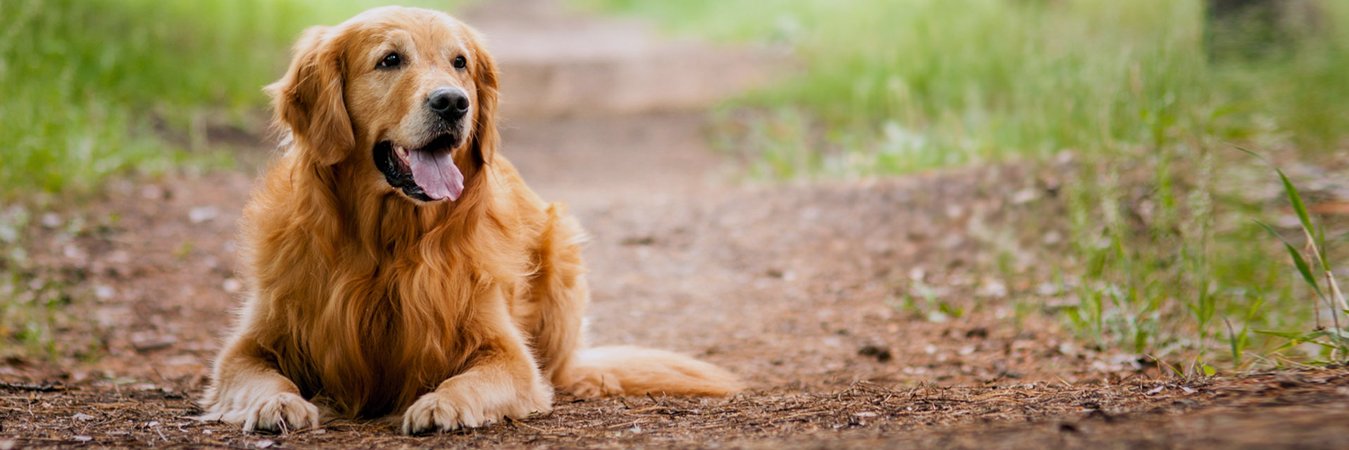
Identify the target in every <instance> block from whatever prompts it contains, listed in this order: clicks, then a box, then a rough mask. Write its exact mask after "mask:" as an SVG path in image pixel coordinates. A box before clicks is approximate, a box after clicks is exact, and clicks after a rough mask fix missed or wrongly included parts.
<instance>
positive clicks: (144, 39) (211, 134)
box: [0, 0, 1349, 373]
mask: <svg viewBox="0 0 1349 450" xmlns="http://www.w3.org/2000/svg"><path fill="white" fill-rule="evenodd" d="M380 3H382V2H375V1H368V2H367V1H349V2H334V1H320V0H265V1H264V0H229V1H224V0H198V1H182V2H165V1H145V0H116V1H109V0H0V136H3V137H4V139H3V141H4V144H3V152H2V153H0V200H3V204H2V206H0V249H3V250H4V252H3V255H0V274H4V275H5V277H4V278H3V279H0V284H3V287H0V301H3V306H0V308H3V309H0V312H2V315H0V339H3V340H4V342H5V343H6V344H7V346H8V347H9V350H7V351H8V352H10V353H13V354H26V355H33V354H36V355H49V356H50V355H56V357H62V356H65V357H77V356H78V357H90V358H92V357H94V356H91V355H97V354H99V353H100V352H107V351H110V350H108V348H109V347H110V346H114V347H115V345H114V344H108V343H107V342H104V343H102V344H100V343H97V342H95V343H90V344H87V345H85V344H80V345H74V344H69V343H62V342H61V336H63V334H62V333H63V331H61V330H63V329H67V328H70V327H71V326H72V325H70V322H74V321H78V319H72V318H70V317H67V316H63V313H62V312H61V311H62V310H63V309H65V308H67V307H68V305H71V304H79V303H80V302H81V301H82V300H81V299H82V298H101V297H100V296H101V294H102V293H107V292H106V291H99V288H98V286H96V285H94V284H90V283H88V282H86V277H84V276H82V275H71V274H69V273H66V272H65V271H62V270H59V269H50V268H48V266H44V264H48V263H45V262H44V261H47V260H44V259H43V258H42V257H41V255H42V254H45V253H57V254H58V255H57V256H54V257H53V258H56V259H59V256H60V255H59V254H61V253H62V252H63V250H62V249H63V248H65V247H61V246H60V245H57V246H56V247H51V248H44V247H43V246H45V245H48V244H50V243H51V242H64V241H60V240H59V239H56V238H51V237H50V236H51V235H53V234H60V233H67V234H70V235H72V236H76V237H78V236H81V235H82V234H81V233H84V235H87V234H89V233H98V232H99V231H98V230H99V229H100V228H99V227H101V226H106V227H113V228H117V227H119V226H121V225H116V224H115V220H114V221H113V222H107V221H101V220H103V219H96V218H85V219H80V220H82V222H78V223H75V222H73V221H74V220H75V219H74V218H75V217H84V216H81V215H80V214H79V213H78V211H79V210H80V209H81V208H86V206H83V205H89V204H91V202H92V203H98V202H102V201H104V200H106V199H107V197H106V195H107V194H106V193H105V191H107V189H108V186H113V185H115V184H116V183H117V180H165V179H176V178H174V177H181V176H190V175H191V174H209V173H218V172H245V173H247V174H248V175H251V174H252V173H253V170H255V168H256V166H257V164H258V163H257V161H264V160H265V159H266V156H267V155H269V153H267V152H266V151H265V150H266V149H270V148H271V147H272V146H273V141H272V140H271V139H270V135H269V134H268V130H267V127H268V117H269V112H268V111H267V110H266V105H267V98H266V97H265V96H264V95H263V93H262V91H261V86H263V85H265V84H267V83H268V82H270V81H272V80H274V79H277V78H278V77H279V76H280V74H281V73H282V72H283V70H284V68H285V64H286V63H287V61H288V57H287V51H288V47H289V45H290V44H291V42H292V41H293V39H295V37H296V36H298V34H299V32H300V30H302V29H303V28H305V27H307V26H310V25H314V24H334V23H337V22H340V21H341V20H344V19H345V18H347V17H349V16H351V15H352V14H354V13H356V12H358V11H361V10H363V9H365V8H367V7H370V6H374V5H376V4H380ZM415 3H416V4H418V5H421V6H431V7H436V8H441V9H446V10H449V11H452V12H456V13H460V12H462V13H464V14H465V15H466V16H465V17H468V18H469V20H470V23H473V24H475V25H480V26H481V28H483V29H484V31H485V32H486V33H487V35H488V39H489V41H490V42H491V44H490V47H491V48H492V49H493V52H494V53H497V54H499V55H500V56H501V58H502V59H503V60H504V61H505V64H504V65H503V70H504V71H505V76H506V77H507V87H506V88H505V95H506V102H507V118H508V119H516V120H515V121H514V125H508V126H509V127H511V128H513V129H521V128H529V127H530V126H533V125H535V124H537V123H538V122H531V121H539V120H543V121H549V120H551V121H564V120H574V119H572V118H574V117H577V116H582V115H601V116H604V117H627V116H632V115H640V114H653V113H670V112H678V111H683V112H689V111H693V112H696V113H697V115H698V117H699V119H698V120H697V126H694V127H691V128H688V130H689V131H688V132H687V133H685V134H684V135H681V136H684V138H688V139H696V140H697V141H698V142H699V144H698V145H700V146H702V145H705V146H706V147H707V148H709V149H710V153H709V154H712V155H714V157H715V158H718V159H720V160H724V161H728V162H729V163H728V164H727V165H728V166H729V167H730V168H729V169H727V168H724V167H722V166H721V165H719V166H718V167H719V168H718V170H719V171H721V172H719V173H726V174H728V175H727V176H728V177H729V178H730V179H732V180H733V184H735V185H737V186H746V185H748V186H758V187H763V186H797V187H799V186H815V185H820V186H839V185H848V184H849V183H854V184H857V183H872V182H876V180H896V179H915V180H929V181H931V180H936V181H935V182H934V183H937V184H933V185H932V186H931V187H930V188H923V189H930V191H933V192H935V191H937V190H942V189H947V188H946V187H945V186H948V185H949V184H950V183H964V182H965V181H961V180H964V179H965V178H960V177H954V178H943V177H945V175H942V174H950V173H969V172H968V171H971V170H983V168H1012V169H1014V171H1013V172H1012V173H1014V175H1001V176H1011V177H1014V178H1013V179H1009V180H1006V182H1005V183H1003V185H1004V186H1008V187H1007V188H1006V189H1007V190H1008V193H1009V194H1015V195H1016V197H1015V198H1013V200H1012V201H1009V202H1006V203H1000V204H999V205H1001V206H999V208H1005V209H1006V211H1002V210H1000V211H1002V212H1005V213H1006V215H1007V217H1009V218H1007V219H1006V220H1004V221H1001V222H992V223H990V224H987V225H986V226H985V228H986V230H985V231H987V230H992V231H988V233H991V235H992V236H996V238H992V239H988V240H986V241H981V242H984V244H983V245H979V246H976V247H973V248H972V249H968V251H971V252H978V253H980V254H981V255H982V256H980V257H977V258H973V260H975V261H976V263H975V266H973V268H972V269H969V270H974V271H976V272H978V273H980V274H992V275H990V276H989V277H990V278H993V279H996V280H998V281H997V282H996V283H995V282H981V283H977V286H971V287H969V292H970V293H971V295H970V296H967V297H970V298H973V294H972V293H974V292H976V289H978V291H977V292H983V293H987V292H991V293H993V294H996V295H994V296H995V297H999V298H1011V299H1010V300H1006V304H1008V305H1015V307H1010V306H1009V308H1011V310H1012V311H1013V313H1011V314H1010V315H1008V316H1007V317H1011V316H1016V317H1021V315H1022V314H1037V315H1043V316H1045V317H1048V318H1050V319H1049V320H1051V321H1052V322H1053V323H1057V324H1061V326H1062V327H1063V329H1064V330H1066V331H1065V332H1066V333H1067V334H1068V335H1071V336H1073V337H1074V338H1075V339H1078V342H1080V343H1081V345H1085V346H1090V347H1092V348H1095V349H1098V350H1102V351H1105V350H1108V349H1116V350H1120V351H1125V352H1129V353H1133V354H1148V355H1162V357H1163V358H1164V359H1169V360H1171V361H1175V362H1176V365H1177V367H1179V368H1180V369H1179V370H1182V371H1202V372H1206V373H1212V371H1215V370H1219V369H1223V370H1226V369H1240V368H1246V367H1251V366H1252V365H1262V366H1268V365H1277V364H1282V363H1283V362H1286V361H1296V362H1309V361H1334V360H1339V359H1342V358H1344V357H1345V353H1344V351H1343V350H1344V349H1345V348H1346V343H1349V340H1346V339H1343V338H1341V337H1340V336H1339V332H1340V330H1341V329H1342V328H1343V327H1344V326H1345V325H1347V324H1349V321H1345V318H1344V317H1343V315H1344V312H1345V311H1344V305H1343V304H1342V302H1343V296H1342V294H1339V293H1338V292H1336V291H1335V286H1333V284H1334V283H1335V280H1336V278H1337V277H1338V278H1339V279H1343V277H1344V276H1345V271H1344V270H1345V269H1344V268H1343V266H1344V265H1345V262H1346V260H1345V259H1344V257H1343V256H1342V255H1343V254H1344V253H1345V252H1344V250H1343V249H1344V244H1345V243H1346V240H1347V238H1346V230H1349V177H1346V174H1347V173H1349V172H1346V170H1347V169H1346V168H1347V167H1349V139H1346V135H1347V134H1349V114H1346V112H1345V111H1344V109H1343V108H1344V105H1346V104H1349V77H1347V76H1346V74H1349V27H1346V26H1345V24H1346V23H1349V2H1346V1H1340V0H1320V1H1317V0H1264V1H1262V0H1130V1H1110V0H950V1H948V0H847V1H836V0H753V1H751V0H683V1H665V0H571V1H565V2H538V1H520V0H516V1H505V2H492V1H489V0H479V1H469V0H460V1H451V2H445V1H439V2H430V1H428V2H421V1H418V2H415ZM540 11H543V12H540ZM557 11H566V12H565V13H559V12H557ZM475 17H476V18H478V20H476V21H475V20H473V19H474V18H475ZM559 17H561V18H559ZM596 21H604V22H596ZM596 23H602V25H595V24H596ZM579 101H586V102H591V103H592V106H593V105H599V106H597V107H594V108H589V109H587V110H581V109H580V108H575V107H574V105H576V104H577V103H578V102H579ZM508 123H510V122H508ZM599 123H600V124H601V125H597V126H603V125H602V124H603V120H601V121H599ZM680 123H682V122H680ZM662 124H663V122H654V123H653V124H651V125H649V126H648V127H647V128H645V130H648V131H634V133H652V131H649V130H651V129H653V128H652V127H655V128H660V127H662V126H664V125H662ZM538 126H540V127H542V126H543V125H538ZM680 126H681V127H682V126H683V125H680ZM678 129H679V130H684V128H678ZM601 134H602V132H601ZM561 136H565V135H561ZM557 139H564V137H557ZM511 145H512V142H511V141H510V140H508V141H507V149H506V151H505V154H507V155H511V154H512V150H511ZM260 148H261V149H264V151H262V152H259V151H256V149H260ZM619 151H631V150H630V149H628V150H616V151H615V152H619ZM526 153H528V152H526ZM612 154H613V153H611V154H610V155H612ZM259 155H261V156H259ZM564 156H565V155H564ZM549 157H553V158H556V157H557V156H556V155H553V156H549ZM577 157H587V158H591V157H593V158H592V159H589V160H587V161H588V164H591V165H601V166H602V165H603V164H605V163H606V161H608V159H606V156H605V155H603V154H600V155H586V154H578V156H577ZM523 159H524V160H523V161H521V162H520V164H521V166H522V167H524V168H526V169H530V170H536V169H532V167H540V166H542V165H547V164H551V163H548V162H546V161H552V160H538V161H545V162H531V161H536V160H534V159H530V158H529V157H525V158H523ZM250 161H252V162H250ZM633 164H636V165H640V164H642V163H641V162H640V161H639V162H635V163H633ZM1275 167H1279V168H1282V169H1283V172H1284V173H1286V174H1287V175H1288V177H1289V178H1288V180H1289V181H1290V183H1288V184H1285V183H1284V182H1283V181H1282V180H1281V178H1280V177H1279V174H1278V173H1276V171H1275ZM526 172H527V174H528V173H529V172H528V171H526ZM635 173H639V174H644V173H645V172H635ZM653 173H654V172H653ZM998 173H1007V172H998ZM184 174H188V175H184ZM933 174H936V175H933ZM694 175H698V176H701V174H694ZM641 176H643V177H644V176H645V175H641ZM653 176H654V175H653ZM680 176H683V175H680ZM933 176H936V177H937V178H935V179H934V178H932V177H933ZM539 177H540V179H543V180H544V184H548V183H553V184H551V185H552V186H558V189H561V190H565V189H567V188H568V186H569V185H568V184H567V183H569V181H568V180H569V179H564V178H549V175H547V174H543V175H539ZM925 177H926V178H925ZM549 180H552V181H549ZM637 181H638V182H639V181H640V180H637ZM1012 186H1015V187H1012ZM1294 187H1296V189H1298V190H1299V194H1296V195H1290V194H1292V191H1290V189H1293V188H1294ZM222 189H224V188H222ZM597 189H599V188H597ZM980 189H982V190H980ZM987 189H992V190H994V191H996V190H998V189H1000V188H998V187H997V186H996V185H995V186H993V187H988V188H979V189H976V190H977V191H979V192H984V191H985V190H987ZM246 192H247V190H246V189H243V188H241V189H239V190H238V192H234V193H232V194H230V195H231V196H235V197H242V196H243V195H245V193H246ZM919 192H924V190H920V191H919ZM544 195H545V197H549V194H548V192H545V193H544ZM578 195H579V194H578ZM564 197H565V196H564ZM131 198H133V200H134V199H137V198H141V197H137V196H135V195H133V196H132V197H131ZM145 198H149V197H145ZM1018 199H1019V200H1018ZM136 201H139V200H136ZM237 201H242V200H237ZM955 201H956V202H959V199H957V200H955ZM867 207H868V208H881V209H884V208H888V207H890V206H887V205H886V204H884V203H877V204H869V206H867ZM221 210H228V208H223V207H222V208H221ZM72 211H74V212H72ZM193 211H197V210H193ZM948 211H949V209H946V210H938V212H936V213H933V214H936V215H942V214H946V212H948ZM105 213H106V211H105ZM50 214H56V215H55V216H52V215H50ZM116 214H120V213H117V212H116V211H114V212H112V213H108V214H106V215H116ZM201 214H202V215H209V214H212V211H210V210H202V211H201ZM230 214H233V213H232V212H231V213H230ZM924 214H926V213H924ZM51 217H55V218H52V219H50V220H47V219H49V218H51ZM192 217H198V216H192ZM203 217H204V216H203ZM999 217H1001V216H999ZM147 220H148V219H147ZM192 220H193V221H194V222H193V223H196V222H195V221H196V219H195V218H193V219H192ZM207 220H209V219H207ZM709 220H710V219H709ZM893 220H894V221H895V222H896V223H895V224H893V225H894V226H895V227H898V228H902V226H903V225H904V223H905V222H909V221H911V220H912V219H911V218H908V217H905V216H895V217H894V218H893ZM226 225H229V224H226ZM887 229H888V228H887ZM226 230H228V228H226ZM225 232H226V233H227V232H228V231H225ZM950 232H951V233H965V232H967V230H966V229H961V230H954V229H953V230H951V231H950ZM943 233H945V231H943V230H936V231H935V233H934V234H935V235H934V236H933V237H931V238H930V239H932V240H934V241H935V240H940V239H942V238H943ZM43 236H47V237H43ZM845 237H846V236H845ZM53 239H56V240H55V241H53ZM72 239H75V238H72ZM1281 239H1282V240H1283V241H1281ZM1284 241H1286V242H1287V243H1288V245H1285V244H1284ZM637 242H639V243H640V240H639V241H637ZM51 245H56V244H51ZM625 245H626V244H625ZM180 250H182V251H183V252H184V254H191V253H192V252H193V251H194V250H193V249H192V248H187V249H182V248H180ZM198 250H199V249H198ZM229 251H230V249H229V248H222V249H219V251H218V252H219V253H220V254H227V253H229ZM962 251H965V250H962ZM133 252H134V251H133ZM934 252H941V250H940V249H937V250H934ZM76 255H77V256H79V255H80V254H79V253H77V254H76ZM65 256H70V255H69V252H66V253H65ZM138 257H139V255H135V254H133V255H132V259H136V258H138ZM222 265H224V266H226V268H225V269H219V270H221V271H224V272H226V273H227V272H228V264H224V263H222ZM895 271H896V273H899V274H900V275H896V276H895V278H896V279H897V280H898V281H893V283H895V285H896V286H897V287H895V288H894V289H893V292H891V293H888V294H885V299H884V300H877V302H881V301H885V302H889V303H886V305H889V306H886V307H889V308H893V309H894V310H895V311H899V312H901V313H903V314H905V315H906V316H905V317H908V315H912V317H914V318H916V320H919V321H941V320H950V319H952V318H959V317H961V316H964V315H967V314H970V313H971V311H977V310H979V308H981V306H980V304H979V303H977V302H974V303H971V302H968V301H965V300H959V299H952V297H956V296H951V295H948V296H943V295H942V294H940V292H941V290H940V289H933V287H932V284H933V282H932V281H931V280H930V279H927V278H925V277H924V276H922V274H917V275H914V274H913V273H911V272H910V271H909V270H908V269H907V268H896V269H895ZM225 276H226V275H222V277H225ZM782 277H783V274H782V273H778V278H782ZM230 279H231V280H232V278H230ZM235 283H236V284H235V285H233V286H234V289H238V286H237V281H236V282H235ZM228 286H230V285H228V284H226V287H228ZM109 295H111V294H109ZM980 295H982V294H980ZM218 310H219V308H218V309H217V311H218ZM1026 311H1030V312H1026ZM1006 320H1009V321H1010V320H1013V319H1011V318H1008V319H1006ZM1017 320H1019V319H1017ZM72 355H75V356H72ZM887 355H888V354H887ZM39 357H41V356H39Z"/></svg>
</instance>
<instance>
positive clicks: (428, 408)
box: [403, 383, 552, 434]
mask: <svg viewBox="0 0 1349 450" xmlns="http://www.w3.org/2000/svg"><path fill="white" fill-rule="evenodd" d="M479 384H480V383H479ZM515 390H516V389H514V388H512V387H509V386H481V385H476V386H475V383H448V384H447V385H446V386H441V387H440V388H439V389H436V390H435V391H434V392H431V393H428V394H426V395H423V396H422V397H421V398H419V399H417V401H416V402H415V403H413V404H412V406H410V407H408V409H407V411H406V412H404V413H403V433H404V434H420V433H426V432H433V431H453V430H458V429H461V428H478V427H485V426H488V425H491V424H494V423H497V422H500V421H501V420H502V419H503V418H505V417H510V418H515V419H520V418H524V417H526V416H528V415H530V414H531V413H535V412H548V411H549V410H551V409H552V391H551V390H550V389H548V388H547V387H546V386H542V385H540V386H534V387H533V389H532V390H531V392H511V391H515Z"/></svg>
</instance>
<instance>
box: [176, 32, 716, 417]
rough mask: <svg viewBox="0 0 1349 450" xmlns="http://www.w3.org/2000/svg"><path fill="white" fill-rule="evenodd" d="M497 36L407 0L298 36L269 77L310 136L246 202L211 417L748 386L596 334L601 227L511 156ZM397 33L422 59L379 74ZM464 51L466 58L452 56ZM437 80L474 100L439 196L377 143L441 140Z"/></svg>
mask: <svg viewBox="0 0 1349 450" xmlns="http://www.w3.org/2000/svg"><path fill="white" fill-rule="evenodd" d="M480 42H481V41H480V38H479V37H478V35H477V34H476V33H475V32H474V31H473V30H471V29H469V28H468V27H466V26H464V25H463V24H461V23H459V22H457V21H456V20H454V19H452V18H450V17H449V16H447V15H445V14H443V13H439V12H433V11H427V10H420V9H409V8H394V7H390V8H379V9H375V10H371V11H367V12H366V13H363V14H361V15H358V16H356V17H354V18H352V19H351V20H348V21H347V22H344V23H342V24H340V25H337V26H335V27H316V28H313V29H310V30H308V31H307V32H306V33H305V34H304V36H303V37H302V38H301V39H300V41H299V42H298V43H297V44H296V51H295V57H294V60H293V61H292V63H291V66H290V69H289V70H288V71H287V73H286V75H285V77H283V78H282V79H281V80H280V81H278V82H277V83H275V84H273V85H272V86H269V92H270V93H271V94H272V95H273V97H274V99H275V100H274V107H275V109H276V113H277V120H278V124H279V125H280V126H281V127H283V129H285V130H288V131H289V132H290V133H291V135H292V136H293V141H292V143H291V145H290V147H289V149H288V150H287V152H286V154H285V155H284V156H282V157H280V158H279V160H278V161H276V162H275V163H274V165H273V166H272V167H271V168H270V169H269V170H268V171H267V173H266V174H265V175H264V177H263V178H262V180H261V181H260V183H259V186H258V187H257V189H256V191H255V192H254V194H253V197H252V199H251V200H250V202H249V204H248V206H247V207H246V209H245V211H244V218H243V221H242V234H243V239H242V241H243V252H242V253H243V263H242V264H243V270H244V274H245V275H246V276H247V279H248V281H249V286H248V287H249V295H248V298H247V299H246V302H245V304H244V306H243V309H242V312H241V314H240V317H239V319H238V324H237V327H236V329H235V331H234V332H233V334H232V335H231V336H230V337H229V339H228V341H227V343H226V345H225V346H224V348H223V349H222V351H221V353H220V355H219V357H218V358H217V360H216V362H215V370H214V374H213V380H212V384H211V387H210V389H209V390H208V391H207V393H206V395H205V398H204V399H203V400H202V404H203V406H204V408H205V409H206V411H207V412H206V414H205V417H208V418H212V419H218V420H224V421H226V422H230V423H235V424H239V425H242V426H243V428H244V429H245V430H250V431H251V430H255V429H266V430H285V429H296V428H305V427H314V426H318V425H319V423H320V422H319V418H320V412H319V408H318V407H317V406H316V405H315V403H318V404H321V405H324V406H325V410H324V411H325V412H324V414H336V415H341V416H346V417H367V418H377V417H386V416H390V415H393V414H401V422H402V429H403V431H404V432H405V433H417V432H423V431H435V430H450V429H455V428H459V427H477V426H483V425H486V424H490V423H492V422H494V421H499V420H501V418H502V417H507V416H509V417H516V418H519V417H524V416H527V415H529V414H530V413H532V412H546V411H549V410H550V408H551V402H552V398H553V389H554V388H555V387H556V388H558V389H563V390H567V391H570V392H573V393H575V394H576V395H580V396H596V395H640V394H645V393H668V394H685V395H726V394H729V393H733V392H735V391H737V390H738V389H740V383H739V382H738V381H737V380H736V378H735V377H734V376H733V375H731V374H730V373H727V372H726V371H724V370H722V369H720V368H717V367H715V366H712V365H710V364H707V363H704V362H701V361H697V360H695V359H692V358H689V357H686V356H681V355H678V354H674V353H670V352H665V351H659V350H649V349H641V348H635V347H609V348H595V349H586V348H585V346H584V342H583V338H582V335H581V334H582V323H581V322H582V316H583V314H584V310H585V307H586V303H587V302H588V300H589V292H588V289H587V284H586V280H585V277H584V271H585V269H584V266H583V263H582V261H581V248H580V241H581V240H582V232H581V230H580V229H579V227H578V226H577V224H576V222H575V221H574V219H572V218H571V217H570V216H568V215H567V214H566V213H565V212H564V211H563V209H562V208H561V206H559V205H556V204H549V203H546V202H544V201H542V200H540V199H539V197H538V196H537V195H536V194H535V193H534V192H533V191H531V190H530V189H529V188H528V187H527V186H526V185H525V183H524V181H523V180H522V179H521V178H520V175H519V174H518V173H517V172H516V170H515V168H514V167H513V166H512V165H511V163H510V162H509V161H507V160H506V159H505V158H504V157H502V156H501V155H498V154H497V150H498V146H499V138H498V135H497V128H496V125H495V123H494V119H495V108H496V104H497V91H496V89H497V72H496V67H495V65H494V63H493V61H492V59H491V56H490V55H489V54H488V53H487V52H486V51H484V49H483V47H482V45H481V43H480ZM389 48H396V49H398V51H400V52H404V53H406V56H405V59H406V60H408V61H410V62H409V63H407V64H406V67H403V68H400V69H398V71H374V70H372V68H373V67H374V66H375V64H376V62H377V61H379V58H380V54H381V53H383V52H386V51H389V50H388V49H389ZM453 54H460V55H462V56H464V57H466V59H467V67H464V68H456V67H453V66H451V65H450V63H449V58H452V57H453V56H452V55H453ZM436 86H454V87H457V88H461V89H463V91H464V92H466V93H467V95H468V96H469V100H470V102H471V104H472V105H473V106H472V109H471V111H470V113H469V114H468V116H469V118H468V119H467V124H466V125H464V127H465V128H466V130H465V132H464V133H463V134H464V137H462V138H461V140H462V142H460V143H459V146H457V147H454V148H453V149H452V150H451V153H450V155H451V157H452V158H453V162H454V164H455V166H456V167H458V168H461V169H462V170H463V179H464V187H463V193H462V196H461V197H459V198H458V199H457V200H453V201H440V202H424V201H419V200H414V199H413V198H410V197H408V196H406V195H404V194H403V193H401V192H399V191H398V190H397V189H395V188H394V187H393V186H391V185H390V184H389V182H386V181H385V179H384V178H382V175H381V172H380V170H381V169H378V168H377V167H376V165H375V163H374V162H372V160H373V159H374V158H371V152H372V150H371V149H372V148H375V146H376V145H377V144H378V143H380V142H381V140H389V141H393V142H395V143H396V142H400V141H399V140H400V139H422V138H421V137H418V130H419V129H422V128H425V127H424V126H422V125H421V124H420V122H424V121H425V120H424V119H419V117H422V116H421V115H419V114H421V113H420V112H419V111H420V110H421V109H422V107H421V105H422V104H423V99H425V98H426V92H427V91H428V90H429V89H431V88H434V87H436ZM419 127H421V128H419ZM401 142H411V141H401ZM311 401H313V402H315V403H311Z"/></svg>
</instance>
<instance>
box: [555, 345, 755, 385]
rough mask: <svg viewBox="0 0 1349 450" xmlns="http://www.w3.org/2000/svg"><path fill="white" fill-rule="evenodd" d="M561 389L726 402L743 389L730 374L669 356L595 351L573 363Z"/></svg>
mask: <svg viewBox="0 0 1349 450" xmlns="http://www.w3.org/2000/svg"><path fill="white" fill-rule="evenodd" d="M567 372H568V374H567V376H566V377H565V378H566V380H565V381H563V383H562V384H563V386H559V387H562V388H563V389H565V390H568V391H571V392H572V393H573V394H575V395H576V396H578V397H601V396H608V395H646V394H668V395H700V396H725V395H731V394H734V393H736V392H740V390H742V389H744V384H743V383H741V382H740V379H739V378H738V377H736V376H735V375H733V374H731V373H730V372H727V371H726V370H725V369H722V368H720V367H717V366H714V365H712V364H709V363H706V362H703V361H699V360H697V359H694V358H692V357H689V356H684V355H681V354H678V353H674V352H668V351H665V350H656V349H649V348H641V347H629V346H620V347H595V348H588V349H584V350H581V351H580V352H579V353H577V354H576V355H575V356H574V357H573V360H572V361H571V367H570V370H568V371H567Z"/></svg>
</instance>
